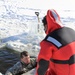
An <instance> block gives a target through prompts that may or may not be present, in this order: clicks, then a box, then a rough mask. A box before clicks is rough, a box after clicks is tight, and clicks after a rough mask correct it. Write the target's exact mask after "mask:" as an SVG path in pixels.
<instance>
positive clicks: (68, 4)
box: [25, 0, 75, 10]
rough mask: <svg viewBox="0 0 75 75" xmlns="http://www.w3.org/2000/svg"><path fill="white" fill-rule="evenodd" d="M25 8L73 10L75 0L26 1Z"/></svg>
mask: <svg viewBox="0 0 75 75" xmlns="http://www.w3.org/2000/svg"><path fill="white" fill-rule="evenodd" d="M25 2H26V6H29V7H32V8H40V9H52V8H54V9H59V10H64V9H68V10H69V9H72V10H75V8H74V6H75V0H26V1H25Z"/></svg>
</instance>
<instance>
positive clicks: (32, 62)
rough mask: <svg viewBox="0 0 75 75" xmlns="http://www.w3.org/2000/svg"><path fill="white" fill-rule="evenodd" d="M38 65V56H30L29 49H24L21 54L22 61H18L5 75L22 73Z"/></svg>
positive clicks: (19, 74)
mask: <svg viewBox="0 0 75 75" xmlns="http://www.w3.org/2000/svg"><path fill="white" fill-rule="evenodd" d="M36 65H37V62H36V57H32V58H30V55H29V54H28V52H27V51H23V52H21V54H20V61H18V62H17V63H16V64H15V65H14V66H12V67H11V68H9V69H8V70H7V71H6V73H5V75H21V74H23V73H26V72H28V71H30V70H31V69H33V68H35V67H36Z"/></svg>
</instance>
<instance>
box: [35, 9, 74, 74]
mask: <svg viewBox="0 0 75 75" xmlns="http://www.w3.org/2000/svg"><path fill="white" fill-rule="evenodd" d="M42 22H43V26H44V30H45V33H46V37H45V38H44V40H43V41H42V42H41V43H40V46H41V49H40V52H39V55H38V60H37V63H38V64H37V68H36V75H75V31H74V30H73V29H71V28H68V27H64V26H63V25H62V23H61V21H60V17H59V15H58V14H57V12H56V11H55V10H54V9H52V10H48V11H47V15H46V16H45V17H44V18H43V20H42Z"/></svg>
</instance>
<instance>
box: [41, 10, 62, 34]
mask: <svg viewBox="0 0 75 75" xmlns="http://www.w3.org/2000/svg"><path fill="white" fill-rule="evenodd" d="M42 23H43V25H44V30H45V33H46V34H49V33H51V32H52V31H54V30H56V29H58V28H61V27H62V23H61V21H60V17H59V15H58V14H57V12H56V11H55V10H54V9H51V10H48V11H47V15H46V16H45V17H44V18H43V20H42Z"/></svg>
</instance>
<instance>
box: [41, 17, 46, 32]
mask: <svg viewBox="0 0 75 75" xmlns="http://www.w3.org/2000/svg"><path fill="white" fill-rule="evenodd" d="M42 23H43V26H44V31H45V32H46V31H47V20H46V16H44V17H43V19H42Z"/></svg>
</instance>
